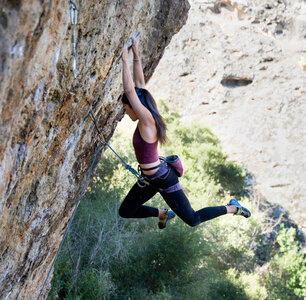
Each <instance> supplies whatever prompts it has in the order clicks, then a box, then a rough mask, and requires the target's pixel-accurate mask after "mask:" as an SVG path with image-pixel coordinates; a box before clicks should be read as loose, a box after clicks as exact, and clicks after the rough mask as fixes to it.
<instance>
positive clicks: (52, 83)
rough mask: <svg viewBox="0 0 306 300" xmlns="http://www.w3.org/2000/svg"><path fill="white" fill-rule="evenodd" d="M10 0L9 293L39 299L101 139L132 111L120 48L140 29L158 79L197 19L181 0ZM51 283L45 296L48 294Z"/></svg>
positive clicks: (0, 267)
mask: <svg viewBox="0 0 306 300" xmlns="http://www.w3.org/2000/svg"><path fill="white" fill-rule="evenodd" d="M76 4H77V9H78V22H77V25H76V49H77V50H76V59H77V78H76V79H75V78H74V77H73V72H72V60H71V53H72V45H71V36H72V26H71V22H70V13H69V1H60V0H54V1H38V0H34V1H6V0H4V1H1V4H0V76H1V77H0V130H1V133H0V140H1V143H0V163H1V164H0V178H1V181H0V255H1V256H0V298H1V299H36V298H37V296H38V294H39V292H40V289H41V287H42V284H43V281H44V279H45V276H46V274H47V271H48V269H49V267H50V265H51V262H52V260H53V258H54V256H55V253H56V251H57V249H58V246H59V244H60V241H61V238H62V236H63V233H64V231H65V229H66V226H67V224H68V222H69V219H70V216H71V213H72V210H73V208H74V206H75V203H76V199H77V197H78V196H79V194H80V192H81V188H82V185H83V184H84V181H85V177H86V175H87V172H88V170H89V166H90V163H91V161H92V159H93V156H94V153H95V151H96V150H97V147H98V137H97V133H96V131H95V129H94V128H93V124H92V121H91V119H90V118H89V117H88V112H89V110H90V109H91V108H92V110H93V112H94V114H95V115H96V116H97V119H98V124H99V126H100V128H101V129H102V131H103V134H104V135H105V137H106V139H109V138H110V137H111V136H112V134H113V131H114V130H115V127H116V124H117V122H118V120H120V119H121V118H122V115H123V110H122V106H121V104H120V101H119V98H120V94H121V93H122V86H121V60H120V54H121V49H122V46H123V43H124V42H125V41H127V40H128V39H129V37H130V36H131V35H136V34H139V39H140V45H139V48H140V52H141V55H142V58H143V60H142V62H143V66H144V69H145V77H146V78H147V79H148V78H149V77H150V76H151V75H152V73H153V71H154V69H155V67H156V66H157V64H158V62H159V60H160V58H161V57H162V55H163V52H164V48H165V47H166V46H167V44H168V43H169V42H170V40H171V37H172V36H173V35H174V34H175V33H176V32H178V31H179V29H180V28H181V27H182V26H183V25H184V23H185V22H186V19H187V13H188V9H189V4H188V2H187V1H181V0H167V1H164V0H160V1H150V0H138V1H136V0H127V1H110V0H109V1H93V0H91V1H76ZM47 290H48V289H46V291H45V293H44V295H43V298H45V296H46V292H47Z"/></svg>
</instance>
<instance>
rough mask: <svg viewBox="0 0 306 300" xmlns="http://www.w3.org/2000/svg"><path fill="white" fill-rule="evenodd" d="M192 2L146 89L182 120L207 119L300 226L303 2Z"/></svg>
mask: <svg viewBox="0 0 306 300" xmlns="http://www.w3.org/2000/svg"><path fill="white" fill-rule="evenodd" d="M190 4H191V9H190V12H189V18H188V21H187V23H186V25H185V26H184V28H183V29H182V30H181V31H180V32H179V33H178V34H177V35H176V36H175V37H174V39H173V40H172V41H171V44H170V45H169V47H167V49H166V51H165V55H164V56H163V58H162V60H161V62H160V64H159V65H158V67H157V69H156V71H155V72H154V76H153V77H152V78H151V80H150V83H149V85H148V89H150V90H152V93H153V94H154V95H155V97H159V98H163V99H165V100H166V101H167V103H168V104H169V107H170V108H173V109H179V111H180V112H181V113H182V115H183V116H184V119H185V121H189V120H190V119H193V118H195V117H196V118H200V119H203V120H205V121H206V122H207V123H208V124H209V125H210V127H211V129H212V131H213V132H214V133H215V134H216V135H217V136H218V137H219V139H220V140H221V142H222V145H223V148H224V150H225V151H226V153H227V154H229V156H230V158H231V159H234V160H237V161H241V162H243V164H244V165H245V167H246V169H247V171H248V172H249V173H251V174H252V175H253V184H254V187H255V189H256V190H257V191H258V192H259V193H260V194H262V195H263V196H264V198H266V200H267V201H269V202H272V203H274V204H277V205H280V206H282V207H283V209H285V210H287V211H288V212H289V214H290V217H291V218H292V219H293V220H294V221H295V222H296V223H298V224H299V225H300V227H304V229H305V228H306V227H305V226H306V214H305V211H306V196H305V195H306V186H305V181H306V118H305V108H306V96H305V95H306V73H305V67H304V65H303V61H304V64H305V57H306V55H305V50H306V48H305V38H306V19H305V15H306V3H305V1H304V0H286V1H282V0H278V1H277V0H266V1H262V0H252V1H250V0H235V1H234V0H233V1H206V0H205V1H204V0H191V1H190ZM303 56H304V60H303V58H302V57H303ZM169 70H171V72H169ZM305 233H306V232H305Z"/></svg>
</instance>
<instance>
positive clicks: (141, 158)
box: [133, 126, 159, 164]
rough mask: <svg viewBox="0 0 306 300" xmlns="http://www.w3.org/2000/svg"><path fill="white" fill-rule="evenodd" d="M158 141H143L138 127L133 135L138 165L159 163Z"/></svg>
mask: <svg viewBox="0 0 306 300" xmlns="http://www.w3.org/2000/svg"><path fill="white" fill-rule="evenodd" d="M157 145H158V141H156V142H154V143H147V142H146V141H144V140H143V138H142V137H141V135H140V131H139V129H138V126H137V127H136V130H135V132H134V135H133V146H134V150H135V154H136V158H137V161H138V163H140V164H150V163H153V162H156V161H158V159H159V157H158V152H157Z"/></svg>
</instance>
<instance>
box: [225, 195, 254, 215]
mask: <svg viewBox="0 0 306 300" xmlns="http://www.w3.org/2000/svg"><path fill="white" fill-rule="evenodd" d="M228 205H235V206H236V207H239V208H241V210H242V212H241V213H240V214H239V215H238V214H237V213H235V214H234V215H236V216H242V217H245V218H249V217H250V216H251V212H250V211H249V210H248V209H247V208H245V207H243V206H242V205H241V204H240V203H239V202H238V201H237V200H236V199H231V200H230V202H229V204H228Z"/></svg>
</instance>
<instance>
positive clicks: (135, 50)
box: [132, 37, 138, 56]
mask: <svg viewBox="0 0 306 300" xmlns="http://www.w3.org/2000/svg"><path fill="white" fill-rule="evenodd" d="M132 50H133V54H134V56H138V42H137V39H136V38H135V37H132Z"/></svg>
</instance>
